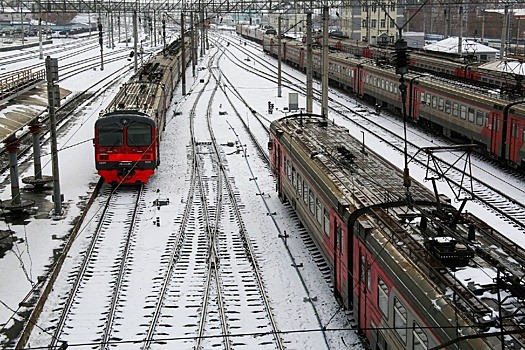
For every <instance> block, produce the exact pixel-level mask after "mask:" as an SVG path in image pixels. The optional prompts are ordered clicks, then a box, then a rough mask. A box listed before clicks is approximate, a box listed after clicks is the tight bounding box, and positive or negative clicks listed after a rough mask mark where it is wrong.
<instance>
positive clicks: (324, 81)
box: [321, 6, 328, 118]
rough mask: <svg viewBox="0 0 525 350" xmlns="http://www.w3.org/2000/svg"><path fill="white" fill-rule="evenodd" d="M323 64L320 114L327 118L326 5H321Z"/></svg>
mask: <svg viewBox="0 0 525 350" xmlns="http://www.w3.org/2000/svg"><path fill="white" fill-rule="evenodd" d="M322 63H323V66H322V69H321V72H322V82H321V96H322V102H321V103H322V108H321V115H322V116H323V118H328V6H324V7H323V60H322Z"/></svg>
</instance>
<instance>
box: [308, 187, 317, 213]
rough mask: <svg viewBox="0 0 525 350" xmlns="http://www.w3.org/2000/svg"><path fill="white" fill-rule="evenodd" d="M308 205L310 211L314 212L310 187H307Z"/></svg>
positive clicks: (312, 193) (313, 197) (313, 199)
mask: <svg viewBox="0 0 525 350" xmlns="http://www.w3.org/2000/svg"><path fill="white" fill-rule="evenodd" d="M308 206H309V207H310V212H311V213H312V214H315V196H314V192H313V191H312V189H311V188H309V189H308Z"/></svg>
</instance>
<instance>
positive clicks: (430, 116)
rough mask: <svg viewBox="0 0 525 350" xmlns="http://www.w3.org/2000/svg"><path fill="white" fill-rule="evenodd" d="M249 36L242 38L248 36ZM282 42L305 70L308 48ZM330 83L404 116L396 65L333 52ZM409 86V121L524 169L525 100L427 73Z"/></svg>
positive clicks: (269, 41) (273, 44) (270, 45)
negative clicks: (379, 63)
mask: <svg viewBox="0 0 525 350" xmlns="http://www.w3.org/2000/svg"><path fill="white" fill-rule="evenodd" d="M243 30H244V29H243ZM250 33H252V34H253V33H255V32H254V31H250ZM250 33H247V32H244V34H243V35H244V36H246V37H249V35H250ZM259 37H261V38H262V40H263V50H264V51H265V52H267V53H269V54H271V55H274V56H277V51H278V50H277V42H278V41H277V38H274V36H273V35H264V34H260V35H259V36H258V38H259ZM257 40H259V39H257ZM281 43H282V50H281V57H282V60H283V61H285V62H287V63H289V64H290V65H293V66H295V67H297V68H299V69H301V70H303V71H305V70H306V47H305V46H304V45H303V44H302V43H300V42H298V41H295V40H288V39H282V40H281ZM313 65H314V66H313V71H314V76H319V77H320V76H321V74H320V72H321V54H320V51H319V50H313ZM329 79H330V82H331V83H332V84H334V85H336V86H339V87H341V88H343V89H346V90H348V91H350V92H352V93H354V94H356V95H358V96H359V97H362V98H364V99H366V100H367V101H369V102H371V103H372V104H374V105H378V106H381V108H382V109H385V110H390V111H392V112H394V113H397V114H398V115H401V111H402V99H401V94H400V91H399V76H398V75H396V74H395V69H393V68H392V67H390V66H388V65H377V64H375V63H374V62H371V61H370V60H363V59H357V58H353V57H349V56H348V55H347V54H344V53H340V52H332V53H330V54H329ZM405 82H406V84H407V96H408V97H407V101H406V103H407V109H406V111H407V116H408V118H409V119H410V120H412V121H414V122H416V123H418V124H420V125H421V126H423V127H425V128H427V129H429V130H431V131H433V132H435V133H437V134H441V135H443V136H445V137H448V138H450V139H452V140H453V141H456V142H462V143H475V144H477V145H478V146H479V150H480V152H481V153H483V154H485V155H488V156H490V157H492V158H495V159H499V160H500V161H502V162H505V163H507V164H509V165H511V166H513V167H517V168H520V170H521V171H524V170H525V105H524V104H523V103H522V102H523V101H522V99H511V98H510V97H508V96H505V95H502V94H501V93H500V92H498V91H495V90H491V89H483V88H479V87H475V86H471V85H468V84H460V83H458V82H454V81H450V80H446V79H443V78H439V77H434V76H430V75H428V74H419V73H412V72H411V73H409V74H406V75H405Z"/></svg>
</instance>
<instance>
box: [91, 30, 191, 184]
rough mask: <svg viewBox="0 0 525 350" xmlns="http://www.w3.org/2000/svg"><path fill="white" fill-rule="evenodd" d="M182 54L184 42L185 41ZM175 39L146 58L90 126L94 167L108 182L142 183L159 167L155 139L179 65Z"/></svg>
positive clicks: (163, 117)
mask: <svg viewBox="0 0 525 350" xmlns="http://www.w3.org/2000/svg"><path fill="white" fill-rule="evenodd" d="M186 45H187V46H188V51H187V52H189V48H190V46H189V45H190V39H189V38H187V39H186ZM180 46H181V40H180V39H178V40H177V41H176V42H174V43H172V44H171V45H169V46H168V47H167V48H166V49H164V50H163V51H162V52H161V53H159V54H157V55H156V56H154V57H152V58H151V59H150V60H149V61H148V62H146V63H145V64H144V65H142V67H140V69H139V70H138V71H137V72H136V73H135V74H134V75H133V77H132V78H131V79H130V80H129V81H128V82H127V83H125V84H124V85H123V86H122V87H121V88H120V90H119V92H118V93H117V95H116V96H115V98H114V99H113V101H112V102H111V103H110V104H109V106H108V107H107V108H106V110H105V111H104V112H103V113H102V114H101V115H100V117H99V119H98V120H97V121H96V122H95V137H94V140H93V144H94V147H95V166H96V169H97V171H98V174H99V175H100V176H101V177H102V178H103V179H104V181H105V182H106V183H110V184H145V183H147V182H148V179H149V178H150V176H151V175H153V174H154V172H155V169H156V168H157V167H158V165H159V163H160V148H159V147H160V135H161V132H162V131H163V129H164V125H165V117H166V112H167V109H168V107H169V103H170V101H171V98H172V95H173V91H174V88H175V86H176V84H177V82H178V80H179V77H180V72H181V69H183V66H184V67H185V66H186V65H187V63H188V61H189V55H187V57H186V62H185V64H184V65H183V64H182V59H181V53H180Z"/></svg>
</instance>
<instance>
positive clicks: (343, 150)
mask: <svg viewBox="0 0 525 350" xmlns="http://www.w3.org/2000/svg"><path fill="white" fill-rule="evenodd" d="M271 132H272V135H274V136H275V137H276V138H277V139H278V140H279V142H280V144H281V146H282V147H284V149H286V150H287V152H288V154H289V155H290V157H293V158H294V160H295V161H294V166H295V167H296V169H302V175H303V178H305V179H307V180H308V181H309V182H311V183H315V184H316V186H318V187H319V191H320V193H323V198H324V199H325V200H329V201H330V202H331V203H330V206H331V207H332V208H336V209H337V210H338V212H339V214H340V215H342V217H343V218H344V220H346V222H347V225H348V229H349V230H353V227H354V225H355V224H356V223H357V222H358V221H361V220H364V222H365V223H366V225H367V227H368V228H370V229H371V232H370V233H368V234H364V238H363V239H366V237H370V234H373V235H374V237H376V238H377V237H384V239H382V241H381V242H383V243H380V244H383V246H384V247H386V246H388V250H392V249H394V250H395V251H396V254H400V256H402V257H403V258H404V259H406V260H407V261H411V266H412V268H414V269H415V270H417V271H419V273H421V274H422V275H424V276H426V280H427V283H431V284H432V283H436V280H435V279H436V278H437V276H436V275H435V272H436V271H438V270H439V271H440V272H439V276H438V277H439V281H438V282H437V283H436V284H435V286H434V288H435V289H436V290H441V293H442V294H441V295H442V296H443V297H448V296H450V291H451V290H453V291H454V293H453V294H454V298H456V299H449V303H451V304H454V305H456V307H458V308H459V309H460V310H462V311H463V312H464V315H465V317H467V318H469V319H470V320H471V322H473V323H474V324H476V323H477V324H482V323H483V322H489V321H490V320H491V317H492V316H493V315H494V312H495V310H494V302H495V301H497V298H498V296H497V292H495V291H494V288H493V286H494V284H493V283H494V282H493V279H492V278H493V277H495V276H496V275H497V274H498V270H499V271H503V270H504V271H506V272H504V273H503V274H507V277H508V280H507V281H508V282H505V283H509V285H510V284H512V283H514V282H511V281H514V280H518V281H519V280H520V278H521V277H522V276H524V272H525V270H524V268H523V266H522V262H523V260H521V259H522V258H525V254H524V252H520V255H519V256H520V258H518V255H517V254H514V252H509V251H503V250H497V251H496V250H495V249H494V243H493V241H491V238H490V237H489V236H490V234H491V233H492V232H497V231H495V230H493V229H492V228H490V226H489V225H487V224H486V223H484V222H482V221H481V220H480V219H478V218H474V217H473V216H472V215H470V214H468V213H463V214H462V213H458V212H457V210H456V209H455V208H453V207H452V206H451V205H450V200H449V199H447V198H446V197H443V196H441V195H437V193H436V194H434V193H432V192H431V191H430V190H428V189H427V188H426V187H424V186H423V185H422V184H420V183H418V182H417V181H415V180H414V179H412V181H411V187H410V191H409V195H407V188H406V187H405V186H404V183H403V171H401V170H400V169H399V168H398V167H396V166H395V165H394V164H391V163H390V162H388V161H387V160H386V159H384V158H383V157H381V156H380V155H379V154H376V153H375V152H373V151H371V150H369V149H365V148H364V146H363V144H362V142H360V141H359V140H356V139H355V138H354V137H353V136H351V135H350V133H349V130H348V129H346V128H344V127H341V126H337V125H335V124H333V122H331V121H328V120H326V119H323V118H321V117H319V116H312V115H308V114H307V115H297V114H296V115H292V116H288V117H284V118H281V119H279V120H276V121H274V122H272V125H271ZM326 204H328V203H325V205H326ZM365 213H366V214H367V216H366V217H364V216H361V215H362V214H365ZM488 228H489V231H490V234H487V235H485V234H479V236H478V233H485V231H486V230H487V229H488ZM474 229H475V230H474ZM373 232H376V233H373ZM472 232H476V238H475V239H472V237H471V234H472ZM359 234H361V233H359ZM498 234H499V233H498ZM378 239H379V238H378ZM378 242H379V241H378ZM499 254H502V255H499ZM520 261H521V262H520ZM494 262H497V264H495V263H494ZM487 276H490V277H488V278H487ZM523 288H524V287H523V284H521V282H518V283H517V286H515V287H514V286H512V287H509V290H513V289H514V290H519V291H521V290H522V289H523ZM521 293H522V292H517V293H515V294H516V298H521V295H520V294H521ZM511 294H514V292H511ZM445 295H447V296H445ZM480 295H482V296H483V298H481V297H480ZM491 300H492V301H491ZM458 302H459V304H458Z"/></svg>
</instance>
